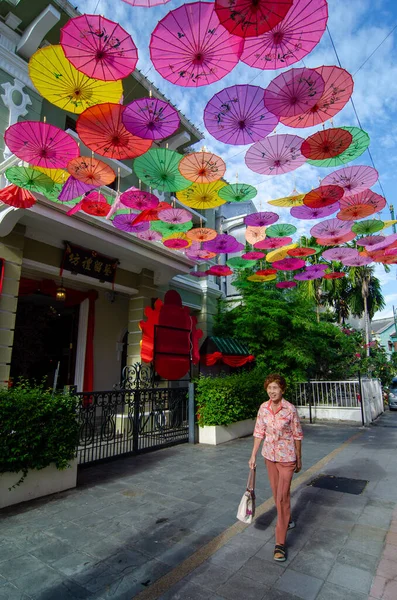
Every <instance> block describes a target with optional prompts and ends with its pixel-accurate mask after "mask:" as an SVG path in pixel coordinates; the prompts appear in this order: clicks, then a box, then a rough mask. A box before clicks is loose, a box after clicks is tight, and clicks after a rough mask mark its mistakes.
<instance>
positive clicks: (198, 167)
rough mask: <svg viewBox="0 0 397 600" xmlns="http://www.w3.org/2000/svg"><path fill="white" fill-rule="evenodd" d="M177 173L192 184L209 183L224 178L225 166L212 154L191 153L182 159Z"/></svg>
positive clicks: (218, 157) (219, 158)
mask: <svg viewBox="0 0 397 600" xmlns="http://www.w3.org/2000/svg"><path fill="white" fill-rule="evenodd" d="M179 172H180V174H181V175H183V177H185V178H186V179H188V180H189V181H193V183H211V182H212V181H218V179H221V178H222V177H223V176H224V174H225V172H226V164H225V162H224V161H223V160H222V159H221V157H220V156H216V154H212V152H192V153H191V154H187V155H186V156H185V157H184V158H182V160H181V162H180V163H179Z"/></svg>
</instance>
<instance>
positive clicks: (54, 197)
mask: <svg viewBox="0 0 397 600" xmlns="http://www.w3.org/2000/svg"><path fill="white" fill-rule="evenodd" d="M62 188H63V186H62V185H61V184H59V183H54V187H53V188H52V189H51V190H49V191H48V192H45V194H44V196H45V197H46V198H47V199H48V200H51V202H55V203H56V204H63V203H62V202H61V201H60V200H59V198H58V196H59V194H60V193H61V192H62Z"/></svg>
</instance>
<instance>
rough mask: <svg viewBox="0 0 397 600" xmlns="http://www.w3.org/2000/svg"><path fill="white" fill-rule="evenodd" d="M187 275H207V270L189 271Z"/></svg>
mask: <svg viewBox="0 0 397 600" xmlns="http://www.w3.org/2000/svg"><path fill="white" fill-rule="evenodd" d="M189 275H191V276H192V277H198V278H200V277H208V273H207V271H190V273H189Z"/></svg>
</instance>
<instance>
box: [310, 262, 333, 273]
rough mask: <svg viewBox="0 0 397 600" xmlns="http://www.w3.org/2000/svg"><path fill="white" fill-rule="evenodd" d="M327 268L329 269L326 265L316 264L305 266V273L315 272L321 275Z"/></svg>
mask: <svg viewBox="0 0 397 600" xmlns="http://www.w3.org/2000/svg"><path fill="white" fill-rule="evenodd" d="M328 268H329V265H328V264H327V263H316V264H314V265H307V267H306V271H307V272H308V273H316V272H319V273H323V272H324V271H326V270H327V269H328Z"/></svg>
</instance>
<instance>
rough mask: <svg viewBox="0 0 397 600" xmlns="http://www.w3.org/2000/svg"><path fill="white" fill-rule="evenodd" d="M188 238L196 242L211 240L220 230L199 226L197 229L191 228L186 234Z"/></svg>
mask: <svg viewBox="0 0 397 600" xmlns="http://www.w3.org/2000/svg"><path fill="white" fill-rule="evenodd" d="M186 235H187V236H188V238H190V239H191V240H193V241H195V242H200V243H201V242H209V241H210V240H213V239H215V238H216V236H217V235H218V232H217V231H215V229H210V228H209V227H198V228H196V229H191V230H190V231H188V232H187V234H186Z"/></svg>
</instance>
